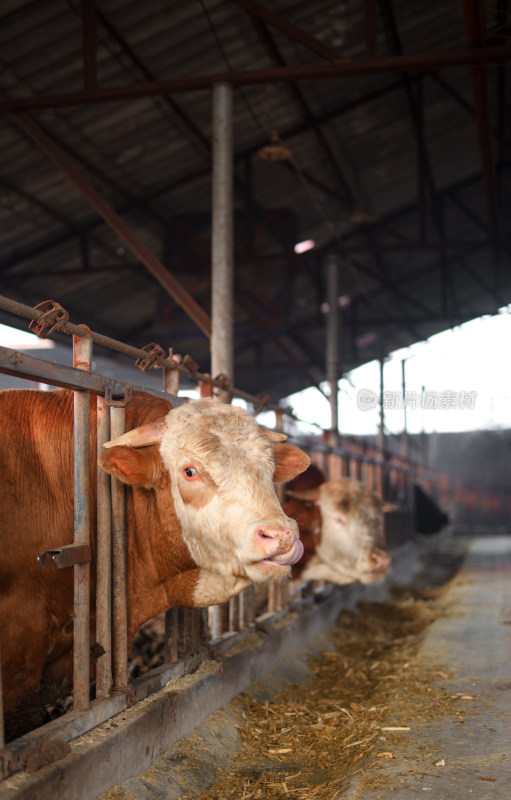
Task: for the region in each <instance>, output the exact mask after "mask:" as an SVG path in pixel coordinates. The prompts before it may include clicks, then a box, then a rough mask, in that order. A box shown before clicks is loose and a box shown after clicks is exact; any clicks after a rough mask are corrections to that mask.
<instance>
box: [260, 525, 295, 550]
mask: <svg viewBox="0 0 511 800" xmlns="http://www.w3.org/2000/svg"><path fill="white" fill-rule="evenodd" d="M256 538H257V541H258V544H259V546H260V547H261V548H262V550H263V553H264V555H265V556H267V557H268V558H272V557H273V556H276V555H279V554H280V553H287V551H288V550H290V549H291V548H292V547H293V545H294V543H295V540H296V539H297V535H296V530H293V529H292V528H286V527H284V526H281V525H264V526H261V527H259V528H258V529H257V533H256Z"/></svg>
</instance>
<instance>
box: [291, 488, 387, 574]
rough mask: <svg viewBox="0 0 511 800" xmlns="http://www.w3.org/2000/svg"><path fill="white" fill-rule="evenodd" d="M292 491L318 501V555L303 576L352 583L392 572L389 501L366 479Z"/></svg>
mask: <svg viewBox="0 0 511 800" xmlns="http://www.w3.org/2000/svg"><path fill="white" fill-rule="evenodd" d="M289 494H290V495H291V496H292V497H293V498H296V499H299V500H302V501H303V502H304V503H305V504H307V505H309V506H310V507H311V506H312V504H314V505H315V506H317V508H318V509H319V512H320V515H319V517H318V518H317V520H316V524H315V527H316V530H315V531H314V533H315V536H316V541H315V546H314V551H315V552H314V556H313V558H312V559H311V560H310V561H309V563H308V564H307V565H306V567H305V569H304V571H303V573H302V575H301V577H302V579H304V580H314V579H326V580H330V581H332V582H335V583H340V584H346V583H352V582H354V581H357V580H358V581H361V582H362V583H375V582H377V581H379V580H381V578H382V577H383V576H384V575H385V574H386V573H387V571H388V569H389V567H390V564H391V558H390V556H389V555H388V553H387V552H386V551H385V549H384V543H383V538H382V530H383V510H384V507H383V504H382V501H381V499H380V498H379V497H378V496H377V495H376V494H375V493H374V492H371V491H369V489H367V488H366V487H365V486H363V484H361V483H359V482H358V481H355V480H352V479H350V478H344V479H342V480H338V481H326V482H324V483H322V484H321V485H320V486H315V487H314V488H312V489H304V490H301V491H300V490H296V491H290V492H289Z"/></svg>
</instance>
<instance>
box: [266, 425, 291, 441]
mask: <svg viewBox="0 0 511 800" xmlns="http://www.w3.org/2000/svg"><path fill="white" fill-rule="evenodd" d="M259 430H260V431H262V432H263V433H264V435H265V436H267V437H268V439H269V440H270V442H285V441H286V439H287V436H286V434H285V433H279V432H278V431H272V430H271V429H270V428H265V427H264V425H259Z"/></svg>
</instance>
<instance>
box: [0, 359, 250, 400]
mask: <svg viewBox="0 0 511 800" xmlns="http://www.w3.org/2000/svg"><path fill="white" fill-rule="evenodd" d="M0 372H3V373H4V374H5V375H14V376H16V377H20V378H27V379H28V380H34V381H41V382H43V383H48V384H50V385H51V386H60V387H61V388H63V389H72V390H87V391H88V392H90V393H91V394H96V395H105V393H106V392H110V394H112V395H113V396H115V397H122V396H123V395H124V391H125V389H126V387H128V386H131V388H132V390H133V391H135V392H137V391H138V392H148V393H149V394H152V395H154V396H155V397H163V398H165V399H168V397H167V395H166V394H165V393H164V392H159V391H157V390H156V389H149V388H147V387H145V386H139V385H138V384H127V383H124V382H123V381H118V380H114V379H111V378H105V377H104V376H103V375H95V374H91V375H89V374H87V373H84V372H81V371H79V370H77V369H75V368H74V367H66V366H64V365H62V364H56V363H54V362H52V361H45V360H43V359H42V358H37V356H31V355H29V354H28V353H23V352H20V351H19V350H11V349H10V348H9V347H1V346H0ZM254 399H255V398H254ZM172 402H173V403H174V405H181V404H182V403H183V402H184V400H183V399H182V398H176V397H173V398H172Z"/></svg>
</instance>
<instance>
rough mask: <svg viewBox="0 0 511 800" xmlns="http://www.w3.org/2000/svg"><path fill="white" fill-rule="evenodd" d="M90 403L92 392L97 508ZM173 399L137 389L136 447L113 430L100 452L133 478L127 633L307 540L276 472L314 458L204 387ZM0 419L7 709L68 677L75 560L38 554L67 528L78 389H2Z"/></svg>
mask: <svg viewBox="0 0 511 800" xmlns="http://www.w3.org/2000/svg"><path fill="white" fill-rule="evenodd" d="M95 409H96V403H95V399H92V400H91V437H90V452H91V459H90V461H91V477H90V491H91V503H90V505H91V520H95V495H96V489H95V487H96V455H95V454H96V435H95V427H96V424H95V423H96V410H95ZM171 409H172V407H171V405H170V403H168V402H167V401H166V400H164V399H158V398H154V397H152V396H151V395H147V394H144V393H140V394H135V395H134V397H133V400H132V402H131V403H130V404H129V405H128V407H127V425H126V427H127V430H129V431H130V433H129V434H127V436H128V437H129V436H133V435H136V434H137V432H141V433H140V435H139V440H137V442H136V443H135V446H134V445H133V443H126V442H125V440H124V438H123V437H120V439H119V440H116V441H114V442H111V443H109V444H110V445H111V446H109V447H108V448H107V449H105V452H104V453H103V454H102V455H101V457H100V464H101V467H102V468H103V469H104V470H106V471H107V472H109V473H111V474H112V475H115V477H117V478H118V479H119V480H121V481H123V482H124V483H125V484H126V485H127V493H126V515H127V550H128V572H127V595H128V635H129V637H130V638H132V637H133V635H134V633H135V631H136V630H137V629H138V627H139V626H140V625H141V624H142V623H143V622H145V621H146V620H147V619H150V618H151V617H153V616H155V615H156V614H159V613H161V612H162V611H164V610H165V609H166V608H169V607H172V606H204V605H210V604H214V603H221V602H224V601H226V600H228V599H230V598H231V597H233V596H234V595H235V594H237V593H238V592H240V591H241V590H242V589H243V588H244V587H246V586H247V585H248V584H249V583H250V582H251V581H264V580H268V579H271V578H274V577H280V576H282V575H285V574H287V573H289V565H290V564H291V563H293V561H295V560H296V559H297V558H298V557H299V556H300V555H301V553H302V547H301V544H300V543H299V541H298V532H297V526H296V523H295V521H294V520H292V519H290V518H288V517H286V516H285V514H284V513H283V511H282V508H281V507H280V505H279V503H278V501H277V498H276V495H275V491H274V488H273V483H272V479H274V478H275V479H276V480H288V479H289V478H290V477H294V475H296V474H297V473H299V472H300V471H301V470H303V469H305V467H306V466H307V464H308V457H307V456H306V455H305V454H304V453H302V451H300V450H298V449H297V448H294V447H292V446H291V445H288V444H280V443H274V442H272V441H270V438H269V435H270V434H269V433H268V434H266V433H265V432H264V431H263V430H262V429H260V428H259V426H258V425H257V423H256V422H255V420H253V419H252V417H250V415H249V414H247V413H246V412H244V411H242V410H241V409H236V408H234V407H232V406H221V405H215V404H214V403H212V402H211V401H204V400H202V401H193V402H191V403H188V404H185V405H183V406H179V407H178V408H175V409H172V410H171ZM0 419H1V420H2V436H1V438H0V473H1V474H0V511H1V515H2V526H1V529H0V530H1V532H0V543H1V552H2V560H1V564H0V620H1V624H0V635H1V637H2V639H1V654H2V661H3V664H2V675H3V685H4V703H5V707H6V712H7V715H11V717H12V716H13V715H14V716H16V715H17V714H18V716H19V715H20V713H21V712H20V710H21V708H22V707H26V708H30V707H32V706H35V705H38V704H39V703H40V702H50V701H51V700H53V699H54V697H55V696H58V695H59V694H61V693H62V692H63V691H65V690H68V689H69V688H70V681H71V673H72V669H71V665H72V638H73V570H72V569H60V570H57V569H55V568H53V567H51V568H48V569H44V570H41V569H40V568H39V567H38V565H37V560H36V559H37V555H38V554H40V553H41V552H43V551H44V550H47V549H51V548H57V547H61V546H63V545H66V544H69V543H71V542H72V541H73V397H72V393H70V392H67V391H55V392H33V391H19V390H18V391H16V390H13V391H4V392H0ZM132 429H134V430H132ZM149 429H150V431H151V432H152V435H151V436H149V438H147V430H149ZM155 431H156V435H155V433H154V432H155ZM142 433H143V434H144V435H142ZM144 437H145V438H144ZM137 444H138V446H137ZM92 534H93V535H92V537H91V540H92V548H93V563H92V588H94V551H95V546H94V540H95V536H94V530H93V531H92ZM94 641H95V639H94V613H93V610H91V642H94ZM99 644H101V643H99ZM21 727H23V726H21ZM18 732H19V730H18V731H17V733H18Z"/></svg>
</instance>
